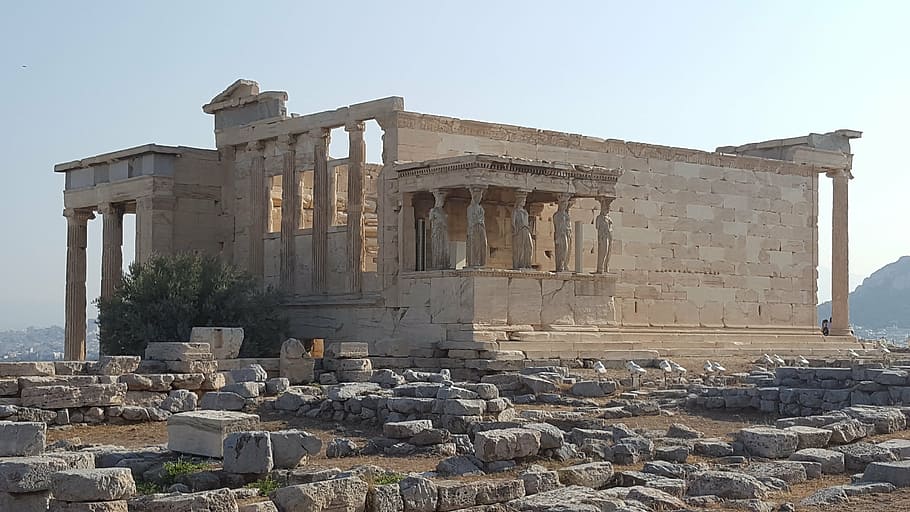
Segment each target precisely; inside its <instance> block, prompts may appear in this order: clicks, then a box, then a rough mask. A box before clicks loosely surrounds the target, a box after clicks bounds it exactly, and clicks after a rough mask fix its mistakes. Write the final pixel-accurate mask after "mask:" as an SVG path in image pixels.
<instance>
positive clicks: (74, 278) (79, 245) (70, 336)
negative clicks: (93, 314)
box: [63, 208, 95, 361]
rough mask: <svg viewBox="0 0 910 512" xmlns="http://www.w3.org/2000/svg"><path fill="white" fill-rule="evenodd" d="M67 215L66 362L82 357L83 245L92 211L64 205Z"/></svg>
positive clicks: (83, 313) (83, 354)
mask: <svg viewBox="0 0 910 512" xmlns="http://www.w3.org/2000/svg"><path fill="white" fill-rule="evenodd" d="M63 215H64V216H65V217H66V306H65V313H66V323H65V328H64V340H63V353H64V358H65V359H66V360H67V361H82V360H84V359H85V306H86V300H85V271H86V268H85V266H86V262H85V248H86V246H87V245H88V221H89V220H90V219H94V218H95V215H94V214H93V213H92V211H91V210H76V209H72V208H67V209H66V210H64V212H63Z"/></svg>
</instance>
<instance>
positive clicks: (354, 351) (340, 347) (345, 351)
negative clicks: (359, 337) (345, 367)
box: [323, 341, 370, 359]
mask: <svg viewBox="0 0 910 512" xmlns="http://www.w3.org/2000/svg"><path fill="white" fill-rule="evenodd" d="M323 357H326V358H328V359H359V358H364V357H370V345H369V344H368V343H362V342H358V341H342V342H338V343H332V344H330V345H329V346H327V347H325V352H324V354H323Z"/></svg>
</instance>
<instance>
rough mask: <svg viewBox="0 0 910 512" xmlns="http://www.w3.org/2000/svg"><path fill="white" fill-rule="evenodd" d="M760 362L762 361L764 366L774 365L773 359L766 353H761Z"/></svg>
mask: <svg viewBox="0 0 910 512" xmlns="http://www.w3.org/2000/svg"><path fill="white" fill-rule="evenodd" d="M760 362H762V363H764V364H765V365H766V366H774V359H772V358H771V356H769V355H768V354H762V356H761V361H760Z"/></svg>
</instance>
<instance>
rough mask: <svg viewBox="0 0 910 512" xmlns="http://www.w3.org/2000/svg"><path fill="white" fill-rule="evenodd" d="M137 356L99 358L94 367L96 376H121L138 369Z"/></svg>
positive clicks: (138, 359)
mask: <svg viewBox="0 0 910 512" xmlns="http://www.w3.org/2000/svg"><path fill="white" fill-rule="evenodd" d="M139 362H140V357H139V356H101V358H100V359H99V360H98V364H97V365H96V366H95V372H96V373H98V375H123V374H124V373H133V372H135V371H136V369H137V368H139Z"/></svg>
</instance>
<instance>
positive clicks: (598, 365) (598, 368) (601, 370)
mask: <svg viewBox="0 0 910 512" xmlns="http://www.w3.org/2000/svg"><path fill="white" fill-rule="evenodd" d="M594 372H595V373H597V374H598V375H603V374H605V373H607V367H606V366H604V364H603V363H602V362H600V361H597V362H595V363H594Z"/></svg>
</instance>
